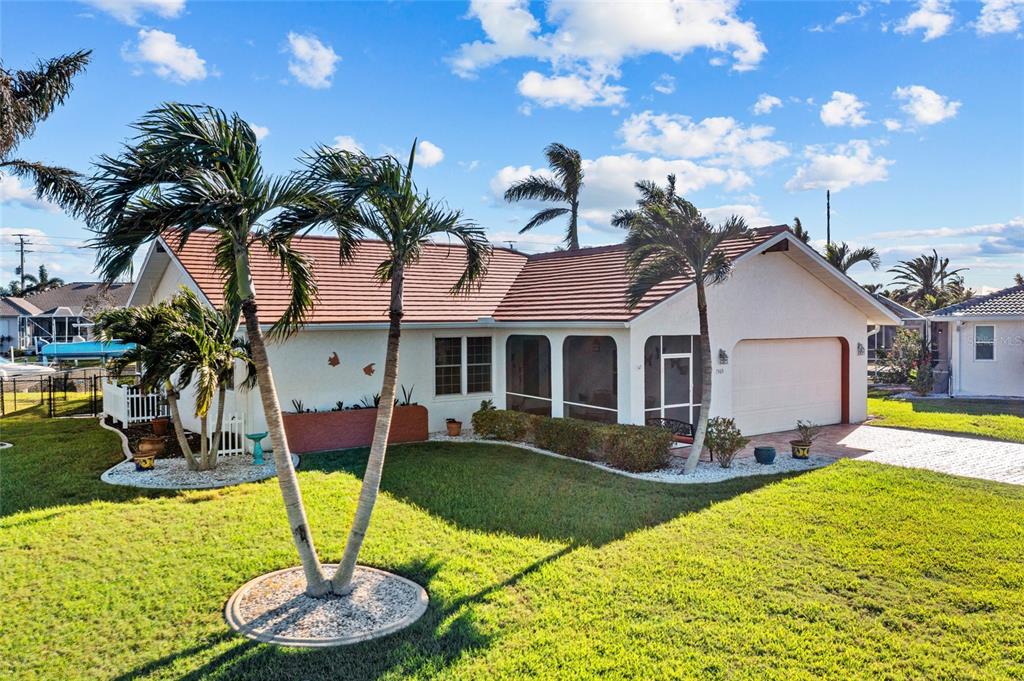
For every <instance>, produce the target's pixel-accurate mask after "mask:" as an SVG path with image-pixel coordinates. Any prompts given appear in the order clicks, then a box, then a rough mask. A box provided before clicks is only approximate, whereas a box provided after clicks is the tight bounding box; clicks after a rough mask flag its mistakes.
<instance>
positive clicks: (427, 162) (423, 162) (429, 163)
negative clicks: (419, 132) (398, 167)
mask: <svg viewBox="0 0 1024 681" xmlns="http://www.w3.org/2000/svg"><path fill="white" fill-rule="evenodd" d="M443 160H444V150H443V149H441V147H439V146H437V145H436V144H434V143H433V142H430V141H428V140H420V142H419V143H418V144H417V145H416V165H418V166H423V167H424V168H432V167H433V166H436V165H437V164H438V163H440V162H441V161H443Z"/></svg>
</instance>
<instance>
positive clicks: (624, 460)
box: [596, 425, 672, 473]
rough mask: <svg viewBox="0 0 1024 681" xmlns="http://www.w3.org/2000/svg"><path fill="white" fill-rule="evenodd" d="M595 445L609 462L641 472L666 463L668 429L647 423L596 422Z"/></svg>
mask: <svg viewBox="0 0 1024 681" xmlns="http://www.w3.org/2000/svg"><path fill="white" fill-rule="evenodd" d="M596 439H597V440H598V447H599V448H600V450H601V452H602V453H603V455H604V459H605V461H606V462H607V463H608V465H609V466H614V467H615V468H621V469H622V470H626V471H633V472H636V473H643V472H646V471H655V470H658V469H659V468H664V467H665V466H667V465H668V459H669V446H670V445H671V444H672V433H671V432H669V431H668V430H665V429H664V428H652V427H649V426H627V425H614V426H598V428H597V438H596Z"/></svg>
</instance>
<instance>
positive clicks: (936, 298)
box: [889, 249, 969, 311]
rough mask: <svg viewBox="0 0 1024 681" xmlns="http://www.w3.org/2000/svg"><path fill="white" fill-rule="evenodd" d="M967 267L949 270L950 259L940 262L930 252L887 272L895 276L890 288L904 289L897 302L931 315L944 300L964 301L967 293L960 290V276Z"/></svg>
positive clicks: (961, 279) (941, 259)
mask: <svg viewBox="0 0 1024 681" xmlns="http://www.w3.org/2000/svg"><path fill="white" fill-rule="evenodd" d="M966 270H967V268H966V267H961V268H957V269H955V270H950V269H949V258H940V257H939V254H938V252H936V251H935V249H932V253H931V255H928V254H927V253H923V254H921V255H919V256H918V257H916V258H914V259H912V260H901V261H900V262H899V263H897V264H896V265H895V266H894V267H892V268H890V269H889V272H892V273H893V274H895V275H896V277H895V278H894V279H893V284H901V285H902V286H903V288H902V289H900V290H899V291H898V292H897V294H898V297H897V300H899V302H901V303H905V304H910V305H912V306H913V307H916V308H919V309H922V310H925V311H930V310H934V309H937V308H939V307H942V306H943V305H944V304H946V303H944V302H943V301H944V300H945V299H946V298H947V296H951V297H954V298H957V297H961V298H962V297H963V296H964V295H965V294H966V293H968V292H969V289H964V287H963V277H961V276H960V273H961V272H965V271H966Z"/></svg>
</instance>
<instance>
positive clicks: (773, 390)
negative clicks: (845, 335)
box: [732, 338, 842, 435]
mask: <svg viewBox="0 0 1024 681" xmlns="http://www.w3.org/2000/svg"><path fill="white" fill-rule="evenodd" d="M840 365H841V349H840V345H839V341H838V340H837V339H835V338H790V339H781V340H745V341H741V342H740V343H738V344H737V346H736V350H735V351H734V353H733V371H732V374H733V416H734V418H735V419H736V422H737V425H738V426H739V427H740V429H741V430H742V431H743V432H744V433H746V434H750V435H755V434H758V433H769V432H775V431H780V430H792V429H793V427H794V426H795V425H796V422H797V419H807V420H811V421H814V422H816V423H821V424H827V423H838V422H839V421H840V420H841V419H842V395H841V390H842V387H841V376H840Z"/></svg>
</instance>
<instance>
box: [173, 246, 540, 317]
mask: <svg viewBox="0 0 1024 681" xmlns="http://www.w3.org/2000/svg"><path fill="white" fill-rule="evenodd" d="M213 241H214V235H213V233H212V232H199V233H197V234H195V235H193V236H191V237H190V238H189V240H188V242H187V243H186V244H185V248H184V249H183V250H181V251H180V252H177V251H175V252H176V253H177V257H178V259H179V261H180V262H181V264H182V265H184V267H185V269H186V270H188V273H189V274H190V275H191V276H192V278H193V279H194V280H195V282H196V283H197V284H198V285H199V288H200V289H201V290H202V291H203V293H204V294H205V295H206V297H207V298H209V300H210V302H211V303H213V304H214V305H218V306H219V305H221V304H223V301H224V285H223V278H222V277H221V275H220V274H219V273H218V272H217V271H216V269H215V268H214V262H213ZM170 243H171V244H173V245H177V244H176V242H175V241H174V240H171V242H170ZM295 245H296V247H297V249H298V250H299V252H301V253H302V254H303V255H305V256H306V257H307V258H309V259H310V261H311V263H312V270H313V274H314V276H315V278H316V283H317V286H318V288H319V295H318V298H317V300H316V302H315V304H314V306H313V310H312V311H311V312H310V314H309V317H308V318H307V322H308V323H310V324H326V323H335V324H338V323H357V322H386V321H387V311H388V303H389V302H390V297H391V291H390V288H389V287H388V286H381V285H380V284H378V283H377V282H376V281H375V280H374V278H373V273H374V270H376V268H377V265H379V264H380V262H381V261H382V260H383V259H384V257H385V254H386V251H385V249H384V245H383V244H382V243H380V242H378V241H363V242H361V243H360V244H359V245H358V246H357V247H356V250H355V254H354V256H353V259H352V261H351V262H348V263H345V264H344V265H342V264H339V262H338V242H337V240H336V239H335V238H333V237H327V236H316V235H313V236H304V237H299V238H297V239H296V240H295ZM525 262H526V256H525V255H523V254H521V253H516V252H514V251H510V250H508V249H503V248H496V249H494V255H493V257H492V258H491V263H490V267H489V270H488V275H487V277H486V279H485V281H484V283H483V285H482V286H481V287H480V289H479V290H477V291H474V292H473V293H472V294H471V295H459V296H452V295H451V294H450V293H449V291H450V290H451V288H452V286H453V285H454V284H455V282H456V281H457V280H458V278H459V275H460V274H461V273H462V270H463V268H464V267H465V256H464V250H463V248H462V247H461V246H456V245H452V246H449V245H447V244H435V245H431V246H428V247H427V248H426V249H424V253H423V256H422V258H421V259H420V261H419V262H418V263H416V264H415V265H413V266H412V267H410V268H409V271H408V272H407V273H406V280H405V301H404V302H405V311H406V312H405V317H404V321H406V322H475V321H477V319H479V318H480V317H490V316H492V315H493V314H494V309H495V308H496V307H497V306H498V303H499V302H501V299H502V297H504V295H505V293H506V292H507V291H508V288H509V287H510V286H511V285H512V282H513V281H514V280H515V278H516V275H517V274H518V273H519V270H520V269H521V268H522V266H523V264H525ZM252 270H253V278H254V280H255V283H256V299H257V301H258V302H259V315H260V321H261V322H264V323H273V322H274V321H276V320H277V319H278V318H279V317H280V316H281V314H282V313H283V312H284V310H285V308H286V306H287V304H288V297H289V292H290V289H289V286H288V282H287V280H286V279H285V278H284V277H283V276H282V275H281V271H280V268H279V266H278V265H277V264H276V263H275V262H274V261H273V260H272V258H271V257H270V256H269V255H268V254H267V253H266V252H264V251H261V250H258V249H253V250H252Z"/></svg>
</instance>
